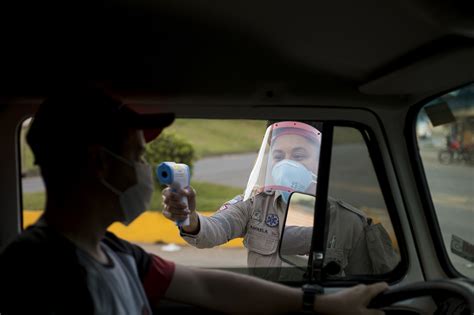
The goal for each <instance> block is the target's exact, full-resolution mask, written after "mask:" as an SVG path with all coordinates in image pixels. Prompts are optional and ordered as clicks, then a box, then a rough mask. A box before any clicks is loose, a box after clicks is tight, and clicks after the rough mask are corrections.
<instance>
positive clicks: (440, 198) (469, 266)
mask: <svg viewBox="0 0 474 315" xmlns="http://www.w3.org/2000/svg"><path fill="white" fill-rule="evenodd" d="M416 136H417V142H418V147H419V154H420V157H421V160H422V163H423V167H424V171H425V175H426V180H427V183H428V188H429V191H430V193H431V200H432V203H433V206H434V211H435V217H436V218H437V223H438V225H439V227H438V231H440V233H441V239H442V241H443V243H442V244H439V246H440V247H441V248H444V250H445V252H446V253H447V257H448V258H449V260H450V262H451V263H452V266H453V267H454V268H455V269H456V270H457V271H458V272H460V273H461V274H463V275H465V276H467V277H471V278H472V277H474V228H473V223H474V84H471V85H468V86H465V87H463V88H460V89H458V90H455V91H452V92H450V93H447V94H445V95H442V96H440V97H438V98H436V99H434V100H432V101H430V102H429V103H427V104H425V105H424V106H423V107H422V108H421V109H420V111H419V113H418V116H417V120H416Z"/></svg>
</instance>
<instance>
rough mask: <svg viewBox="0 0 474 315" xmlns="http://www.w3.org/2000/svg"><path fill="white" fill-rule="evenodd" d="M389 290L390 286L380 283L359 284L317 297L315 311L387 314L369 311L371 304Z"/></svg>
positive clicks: (324, 312)
mask: <svg viewBox="0 0 474 315" xmlns="http://www.w3.org/2000/svg"><path fill="white" fill-rule="evenodd" d="M386 289H388V284H387V283H385V282H379V283H375V284H372V285H365V284H359V285H356V286H355V287H352V288H350V289H346V290H343V291H340V292H337V293H333V294H327V295H320V296H317V297H316V303H315V311H316V312H317V313H321V314H369V315H372V314H373V315H376V314H385V313H384V312H383V311H379V310H375V309H368V308H367V305H368V304H369V302H370V301H371V300H372V299H373V298H374V297H375V296H377V295H378V294H379V293H382V292H383V291H385V290H386Z"/></svg>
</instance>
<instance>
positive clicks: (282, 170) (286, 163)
mask: <svg viewBox="0 0 474 315" xmlns="http://www.w3.org/2000/svg"><path fill="white" fill-rule="evenodd" d="M272 177H273V180H274V181H275V184H276V185H279V186H285V187H288V188H290V189H292V190H293V191H299V192H306V190H307V189H308V188H309V186H310V185H311V183H316V179H317V177H316V175H315V174H314V173H313V172H311V171H309V170H308V169H307V168H306V167H305V166H304V165H303V164H301V163H298V162H296V161H293V160H282V161H280V162H278V163H277V164H275V165H274V166H273V169H272ZM281 195H282V198H283V201H284V202H285V203H288V197H289V196H290V192H288V191H281Z"/></svg>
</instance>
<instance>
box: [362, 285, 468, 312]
mask: <svg viewBox="0 0 474 315" xmlns="http://www.w3.org/2000/svg"><path fill="white" fill-rule="evenodd" d="M435 295H440V296H447V295H449V296H456V297H459V298H462V299H463V300H464V301H465V303H466V305H467V306H468V307H469V309H470V314H471V313H474V280H469V279H464V278H458V279H450V280H431V281H426V282H416V283H412V284H408V285H403V286H400V287H397V288H392V289H388V290H386V291H385V292H382V293H380V294H379V295H377V296H376V297H375V298H374V299H372V301H371V302H370V303H369V306H368V307H370V308H383V307H387V306H390V305H392V304H393V303H396V302H400V301H404V300H409V299H413V298H417V297H422V296H435Z"/></svg>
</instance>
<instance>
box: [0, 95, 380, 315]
mask: <svg viewBox="0 0 474 315" xmlns="http://www.w3.org/2000/svg"><path fill="white" fill-rule="evenodd" d="M172 121H173V115H171V114H154V115H140V114H138V113H137V112H134V111H133V110H131V109H130V108H128V107H127V106H124V105H123V104H121V103H120V102H118V101H116V100H115V99H113V98H111V97H109V96H107V95H105V94H104V93H102V92H100V91H97V90H89V89H88V90H85V91H79V92H78V91H75V92H74V93H72V92H71V91H69V93H64V94H63V95H59V96H56V97H52V98H50V99H48V100H47V101H46V102H45V103H43V104H42V105H41V107H40V109H39V111H38V113H37V114H36V116H35V119H34V121H33V123H32V126H31V129H30V131H29V133H28V137H27V138H28V143H29V144H30V146H31V148H32V150H33V153H34V155H35V160H36V163H37V164H38V165H39V166H40V169H41V174H42V176H43V179H44V182H45V186H46V194H47V201H46V207H45V212H44V214H43V216H42V217H41V218H40V219H39V221H38V222H37V223H36V224H34V225H33V226H30V227H29V228H28V229H26V230H25V231H23V232H22V233H21V235H20V236H19V237H18V238H17V239H16V240H15V241H14V242H13V243H11V244H10V245H9V246H8V247H7V248H6V250H5V251H4V252H3V253H2V254H1V256H0V273H1V274H0V279H1V285H0V296H1V298H2V300H1V301H0V313H1V314H93V313H95V314H151V311H152V308H153V307H155V306H157V305H158V303H159V301H160V300H162V299H163V298H166V299H169V300H173V301H177V302H183V303H187V304H191V305H196V306H201V307H204V308H208V309H214V310H217V311H222V312H239V313H242V312H248V311H254V312H259V313H261V312H265V313H285V312H291V311H298V310H300V309H301V308H302V305H303V293H302V291H301V290H299V289H295V288H290V287H286V286H282V285H278V284H275V283H271V282H267V281H263V280H259V279H255V278H252V277H248V276H242V275H238V274H233V273H226V272H220V271H212V270H203V269H191V268H187V267H183V266H179V265H175V264H174V263H172V262H169V261H166V260H164V259H161V258H160V257H158V256H156V255H153V254H149V253H147V252H145V251H144V250H143V249H142V248H140V247H138V246H136V245H133V244H131V243H128V242H127V241H125V240H122V239H120V238H118V237H116V236H115V235H113V234H112V233H110V232H107V228H108V227H109V226H110V225H111V224H112V223H113V222H116V221H121V222H123V223H125V224H129V223H130V222H132V221H133V220H134V219H135V218H136V217H137V216H138V215H139V214H140V213H141V212H143V211H144V210H145V209H146V207H147V206H148V204H149V202H150V198H151V194H152V192H153V180H152V177H151V169H150V166H149V165H148V164H147V163H146V161H144V160H143V153H144V145H145V138H144V131H147V130H150V129H156V128H158V129H162V128H164V127H166V126H168V125H169V124H171V123H172ZM155 134H156V132H155ZM66 140H67V141H66ZM385 288H386V284H383V283H380V284H375V285H371V286H357V287H355V288H353V289H349V290H345V291H341V292H339V293H336V294H330V295H323V296H318V297H317V298H313V300H312V301H313V302H314V303H313V304H314V305H312V306H311V309H312V310H314V311H317V312H321V313H332V314H341V313H347V312H353V311H359V313H361V314H362V313H369V310H367V309H366V305H367V304H368V302H369V301H370V299H371V298H372V297H374V296H375V295H377V294H378V293H380V292H382V291H383V290H384V289H385ZM305 305H307V303H306V304H305ZM370 312H371V314H372V313H374V314H375V313H378V312H377V311H375V310H370Z"/></svg>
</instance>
